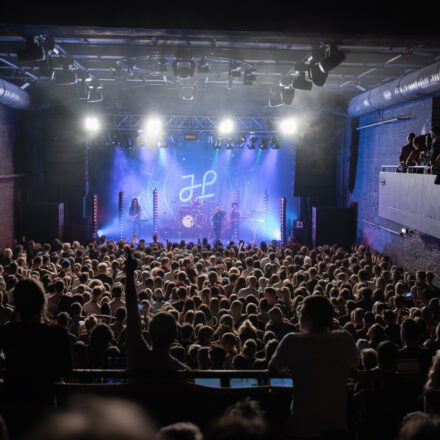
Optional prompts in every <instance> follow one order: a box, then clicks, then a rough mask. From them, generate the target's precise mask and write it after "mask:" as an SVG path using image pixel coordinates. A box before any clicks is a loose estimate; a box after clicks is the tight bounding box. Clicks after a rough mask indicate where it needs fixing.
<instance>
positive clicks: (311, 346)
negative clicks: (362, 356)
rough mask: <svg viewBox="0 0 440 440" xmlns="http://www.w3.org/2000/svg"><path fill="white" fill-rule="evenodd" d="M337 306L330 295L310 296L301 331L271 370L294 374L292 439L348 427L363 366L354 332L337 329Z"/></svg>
mask: <svg viewBox="0 0 440 440" xmlns="http://www.w3.org/2000/svg"><path fill="white" fill-rule="evenodd" d="M332 317H333V307H332V305H331V303H330V301H329V300H328V299H327V298H324V297H322V296H309V297H307V298H306V299H305V300H304V303H303V306H302V309H301V312H300V329H301V333H289V334H287V335H286V336H284V338H283V339H282V340H281V342H280V344H279V346H278V348H277V349H276V351H275V354H274V355H273V357H272V359H271V360H270V362H269V369H270V370H271V371H273V372H281V371H283V370H288V371H290V374H291V375H292V377H293V383H294V388H293V401H292V414H291V416H290V419H289V420H288V423H287V434H288V435H289V436H290V437H293V438H295V437H313V436H318V435H321V434H323V433H325V432H328V431H345V430H346V403H347V379H348V377H349V376H350V373H351V369H352V368H354V367H355V366H357V364H358V354H357V351H356V345H355V343H354V340H353V338H352V336H351V335H350V334H349V333H347V332H345V331H331V326H332Z"/></svg>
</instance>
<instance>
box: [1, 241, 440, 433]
mask: <svg viewBox="0 0 440 440" xmlns="http://www.w3.org/2000/svg"><path fill="white" fill-rule="evenodd" d="M153 238H154V240H153V241H152V243H149V244H148V243H146V242H145V241H144V240H141V241H139V242H138V243H137V244H135V243H133V240H132V242H130V243H125V242H124V241H118V242H113V241H107V239H106V237H102V238H101V239H100V240H99V242H93V243H89V244H88V245H85V246H83V245H81V244H80V243H78V242H73V243H62V242H61V241H59V240H54V241H53V242H52V243H51V244H49V243H44V244H39V243H36V242H34V241H32V240H31V241H26V240H24V239H23V240H22V241H21V242H19V243H16V245H15V246H14V248H13V249H5V250H4V251H3V254H2V255H1V256H0V350H2V358H1V362H2V365H3V368H4V377H5V381H4V386H3V388H4V393H5V394H4V396H6V398H4V399H3V400H4V401H7V402H8V404H7V405H6V406H4V408H3V409H2V413H3V415H4V417H5V419H6V420H7V421H8V420H12V421H11V426H12V425H13V423H14V420H15V419H14V417H13V414H14V411H20V412H22V411H24V410H25V409H26V405H29V408H28V410H29V411H33V409H32V405H34V404H35V402H39V403H38V404H39V405H40V404H47V405H50V404H51V402H52V400H53V385H54V382H55V381H57V380H58V379H60V378H61V377H63V376H64V377H66V376H68V374H69V373H70V371H71V370H72V369H73V368H99V369H105V368H127V369H128V370H131V371H149V372H151V373H152V374H154V372H161V373H163V372H170V373H172V372H176V371H179V370H191V369H194V370H233V369H236V370H265V369H269V371H271V372H274V373H276V372H288V373H290V374H291V375H292V377H293V380H294V384H295V386H294V389H293V402H294V406H293V408H294V409H293V411H292V415H291V416H290V419H289V420H288V422H287V430H288V432H289V434H290V435H291V436H292V437H293V438H318V437H319V435H321V434H322V433H324V432H326V431H333V432H343V431H344V430H345V429H346V428H347V424H346V418H347V417H346V415H347V390H348V389H349V393H350V396H351V397H350V405H349V410H348V413H349V414H350V417H349V422H350V423H349V424H350V429H354V430H356V431H357V432H359V433H360V438H361V439H373V438H374V439H391V438H394V436H395V435H397V434H398V431H399V429H400V427H401V423H402V420H403V421H404V425H403V427H402V430H401V434H400V438H402V439H413V438H414V439H415V438H434V437H428V436H424V437H423V436H422V437H414V436H415V435H419V434H417V433H418V432H419V431H417V430H418V429H419V430H423V429H425V430H428V431H429V430H431V431H432V432H433V433H435V436H436V438H438V434H439V429H440V428H439V427H440V424H439V421H438V419H436V418H435V415H437V414H440V352H439V354H436V353H437V350H439V349H440V289H439V287H437V286H436V283H435V277H434V274H433V273H432V272H426V271H423V270H418V271H417V272H416V273H415V274H414V273H411V272H409V271H406V270H405V269H404V268H401V267H398V266H396V265H395V264H392V262H391V261H390V259H389V258H388V257H387V256H386V255H383V254H380V253H377V252H374V251H371V252H370V251H369V250H368V249H367V248H365V247H364V246H362V245H360V246H355V247H354V248H353V249H352V250H351V251H350V252H348V251H346V250H344V249H342V248H340V247H338V246H336V245H333V246H320V247H317V248H312V249H311V248H308V247H305V246H301V245H300V244H298V243H295V242H289V243H288V245H286V246H284V247H283V248H279V247H277V246H276V245H275V244H272V243H271V244H269V245H268V244H266V243H264V242H262V243H260V245H259V246H255V245H254V246H252V245H250V244H248V245H245V244H244V243H243V242H240V245H239V246H236V245H235V244H234V243H232V242H231V243H229V244H228V245H227V246H225V247H223V246H221V244H217V246H215V247H213V248H211V246H210V245H209V244H207V243H206V241H205V242H204V243H185V242H183V241H182V242H180V243H170V242H167V243H164V244H161V243H160V242H159V241H158V240H157V237H153ZM30 366H31V368H30ZM347 384H349V388H347ZM30 396H31V397H32V398H30ZM109 405H110V406H111V404H109ZM253 408H254V409H253V411H254V412H252V411H250V412H251V413H252V414H254V416H255V417H254V418H255V420H256V419H258V420H260V422H261V420H262V416H261V414H259V413H258V410H257V409H255V407H253ZM71 411H78V409H75V410H73V409H71ZM234 411H235V412H236V413H235V416H232V415H231V414H229V415H228V416H227V417H226V416H225V418H223V419H222V421H221V422H219V423H220V424H219V425H218V426H217V428H216V429H218V430H220V431H221V429H223V428H224V427H222V426H223V425H222V423H223V424H226V425H227V423H229V422H230V421H231V417H232V419H234V417H235V418H238V419H239V418H240V417H241V416H243V414H241V415H240V414H239V415H237V413H240V410H238V409H237V408H235V410H234ZM412 412H415V413H414V414H411V415H410V416H408V414H409V413H412ZM11 414H12V415H11ZM246 414H249V411H248V412H246ZM255 414H257V415H258V414H259V415H258V417H257V416H256V415H255ZM56 417H62V415H60V414H58V415H57V416H56ZM84 417H86V415H84ZM228 417H229V418H228ZM243 417H245V416H243ZM405 417H406V419H405ZM245 418H246V417H245ZM238 419H237V420H238ZM234 420H235V419H234ZM248 422H249V420H248V421H246V422H243V423H245V424H246V423H248ZM115 423H116V422H115ZM236 423H238V425H240V423H241V422H240V423H239V422H237V421H236ZM252 423H253V422H252ZM238 425H237V426H238ZM251 425H252V424H251V423H250V422H249V424H248V425H246V427H243V426H241V425H240V426H241V427H237V429H239V428H240V429H256V428H255V426H254V425H252V426H253V427H252V428H251V427H250V426H251ZM13 429H14V428H13V426H12V427H11V430H13ZM182 429H183V428H182ZM191 429H192V430H193V431H192V432H193V434H194V436H193V437H185V438H194V439H201V438H202V437H201V435H202V434H201V433H200V432H199V431H197V429H195V430H194V427H192V428H191ZM225 429H226V428H225ZM230 429H232V428H230ZM170 431H172V429H171V428H170ZM232 431H233V430H232ZM232 431H230V432H232ZM257 431H258V429H257ZM428 431H425V432H428ZM431 431H429V432H431ZM213 432H214V431H213ZM265 432H266V431H265V430H264V429H261V430H260V433H259V434H258V435H259V436H260V437H258V436H257V434H255V435H253V436H252V435H249V436H247V437H246V436H245V435H244V434H237V438H238V436H240V438H269V437H265V435H266V434H265ZM133 435H135V434H133ZM155 435H156V434H155ZM160 435H163V436H164V437H160V438H163V439H168V438H169V439H174V438H181V437H166V436H165V434H164V433H162V434H160ZM170 435H171V434H170ZM209 435H211V437H209ZM209 435H208V438H218V439H220V438H225V439H226V438H235V437H233V436H232V434H231V435H230V436H225V435H226V434H224V433H223V434H221V433H218V432H217V433H214V434H213V433H212V432H211V433H210V434H209ZM222 435H223V437H222ZM267 435H268V434H267ZM411 436H413V437H411ZM41 438H43V437H41ZM46 438H49V437H46ZM53 438H56V437H53ZM60 438H61V437H60ZM63 438H64V437H63ZM72 438H73V437H72ZM121 438H123V437H121ZM127 438H128V437H127ZM129 438H137V437H129ZM150 438H154V437H150Z"/></svg>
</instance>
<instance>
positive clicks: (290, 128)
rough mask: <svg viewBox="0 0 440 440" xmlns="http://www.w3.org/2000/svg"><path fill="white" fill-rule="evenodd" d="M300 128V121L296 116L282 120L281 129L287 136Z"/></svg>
mask: <svg viewBox="0 0 440 440" xmlns="http://www.w3.org/2000/svg"><path fill="white" fill-rule="evenodd" d="M297 129H298V123H297V121H296V119H295V118H293V117H290V118H286V119H283V120H282V121H281V122H280V131H281V133H282V134H284V135H286V136H291V135H293V134H295V133H296V131H297Z"/></svg>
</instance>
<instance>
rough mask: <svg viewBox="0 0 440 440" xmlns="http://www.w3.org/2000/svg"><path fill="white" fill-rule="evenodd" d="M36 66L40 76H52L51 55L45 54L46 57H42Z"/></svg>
mask: <svg viewBox="0 0 440 440" xmlns="http://www.w3.org/2000/svg"><path fill="white" fill-rule="evenodd" d="M38 68H39V70H40V76H42V77H45V78H52V76H53V72H54V70H55V69H54V67H53V61H52V57H50V56H47V57H46V59H44V60H43V61H42V62H41V63H40V65H39V66H38Z"/></svg>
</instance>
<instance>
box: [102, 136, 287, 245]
mask: <svg viewBox="0 0 440 440" xmlns="http://www.w3.org/2000/svg"><path fill="white" fill-rule="evenodd" d="M103 151H105V152H104V155H105V156H106V157H105V158H104V157H103V156H100V159H99V160H100V164H101V166H100V173H101V174H102V176H101V179H97V181H98V182H101V183H100V185H98V186H99V187H100V188H97V190H96V192H98V193H99V194H100V205H101V207H102V209H101V210H100V211H101V215H100V224H99V228H100V229H101V231H102V233H105V234H106V235H108V236H109V237H112V238H118V235H119V218H118V194H119V192H120V191H123V192H124V216H125V218H127V217H128V209H129V205H130V202H131V200H132V199H133V198H137V199H138V201H139V205H140V206H141V208H142V220H143V222H142V226H141V236H143V237H145V238H146V239H147V241H149V240H150V237H151V235H152V231H153V225H152V223H153V190H154V189H157V190H158V194H159V197H158V200H159V203H158V207H159V210H158V211H159V216H158V222H159V235H160V236H161V238H162V239H165V237H168V238H169V239H170V240H177V239H180V238H183V239H187V240H188V239H198V238H203V237H204V236H205V235H206V230H204V229H203V228H202V229H201V230H196V231H194V230H187V228H185V227H184V226H183V225H182V221H181V217H182V213H184V212H186V211H185V209H187V208H185V207H186V206H188V205H189V203H190V200H191V198H192V197H193V195H194V192H196V193H197V194H198V197H199V199H200V200H201V201H202V203H203V206H204V210H205V212H206V213H208V214H209V213H210V212H211V211H212V210H213V209H214V207H215V204H219V205H220V206H221V208H222V209H223V210H225V211H229V210H230V209H231V204H232V202H233V201H234V197H235V192H236V191H237V192H238V196H239V209H240V211H241V212H242V214H246V215H248V217H247V218H246V219H243V220H242V221H241V228H240V238H243V239H244V240H246V241H247V240H251V239H252V238H253V237H254V235H255V236H256V239H257V240H258V241H260V240H263V239H266V240H273V239H279V238H280V200H281V197H286V198H287V217H288V218H290V219H294V218H296V202H295V201H294V198H293V196H292V182H293V177H294V174H293V173H294V169H295V145H294V142H292V141H290V142H289V143H287V142H284V143H281V147H280V149H279V150H273V149H271V148H270V147H269V149H267V150H259V149H258V147H257V149H256V150H249V149H248V148H247V146H245V147H244V148H243V149H237V148H234V149H233V150H226V149H225V148H224V147H223V149H221V150H216V149H214V147H213V145H212V144H210V143H208V142H207V141H206V142H204V141H197V142H191V141H184V140H183V139H181V140H179V139H175V141H174V143H170V145H168V148H159V147H154V148H151V147H142V148H138V147H133V148H126V147H114V146H107V147H106V148H105V149H104V150H103ZM265 192H267V196H268V206H267V208H268V209H267V216H266V224H264V223H263V221H262V220H264V194H265ZM130 232H131V226H130V225H129V224H128V222H126V224H125V226H124V238H128V237H129V236H130ZM222 238H223V239H224V240H226V239H227V238H228V237H227V236H226V235H225V236H224V237H222Z"/></svg>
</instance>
